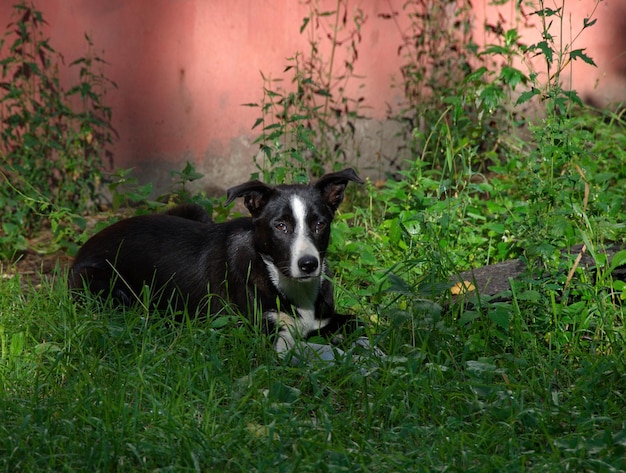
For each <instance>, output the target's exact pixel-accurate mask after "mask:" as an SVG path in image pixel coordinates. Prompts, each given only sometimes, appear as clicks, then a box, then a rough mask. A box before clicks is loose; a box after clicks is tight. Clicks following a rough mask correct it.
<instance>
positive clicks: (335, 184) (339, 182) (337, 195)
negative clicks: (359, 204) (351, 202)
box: [315, 168, 363, 212]
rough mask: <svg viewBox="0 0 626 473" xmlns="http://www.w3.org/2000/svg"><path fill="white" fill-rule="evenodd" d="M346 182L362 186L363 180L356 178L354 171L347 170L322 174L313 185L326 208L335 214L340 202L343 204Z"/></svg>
mask: <svg viewBox="0 0 626 473" xmlns="http://www.w3.org/2000/svg"><path fill="white" fill-rule="evenodd" d="M348 181H352V182H356V183H358V184H363V180H362V179H361V178H360V177H359V176H357V174H356V172H354V169H352V168H348V169H344V170H343V171H339V172H332V173H329V174H324V175H323V176H322V177H320V179H319V180H318V181H317V182H316V183H315V188H316V189H319V191H320V192H321V193H322V196H323V197H324V200H325V201H326V203H327V204H328V206H329V207H330V208H331V209H332V211H333V212H335V211H336V210H337V209H338V208H339V205H340V204H341V202H343V197H344V191H345V190H346V186H347V185H348Z"/></svg>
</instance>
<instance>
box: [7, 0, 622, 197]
mask: <svg viewBox="0 0 626 473" xmlns="http://www.w3.org/2000/svg"><path fill="white" fill-rule="evenodd" d="M15 1H17V0H15ZM13 3H15V2H14V1H10V0H2V1H1V2H0V24H2V25H6V24H7V23H8V21H9V14H10V11H11V8H10V6H11V4H13ZM35 3H36V5H37V6H38V8H39V9H41V10H42V12H43V13H44V17H45V18H46V20H47V21H48V23H49V35H50V37H51V39H52V45H53V46H54V47H55V48H56V49H57V50H58V51H60V52H62V53H63V55H64V56H65V58H66V62H70V61H71V60H73V59H75V58H76V57H78V56H81V55H84V54H85V50H86V43H85V41H84V40H83V35H84V33H87V34H89V35H90V36H91V38H92V40H93V42H94V44H95V46H96V49H97V50H98V51H103V53H104V57H105V59H106V60H107V61H108V62H109V64H110V65H109V66H108V67H107V69H106V71H105V72H106V74H107V75H108V77H110V78H111V79H113V80H114V81H115V82H116V83H117V84H118V86H119V88H118V89H117V90H112V91H111V92H110V94H109V96H108V100H107V101H108V104H109V105H110V106H111V107H112V109H113V119H114V126H115V128H116V129H117V131H118V133H119V140H118V142H117V143H116V145H115V148H114V153H115V164H116V165H117V166H121V167H131V166H134V167H137V168H138V169H139V172H140V174H141V176H143V178H144V179H150V180H154V181H157V182H161V183H164V182H166V181H167V179H168V176H169V170H170V169H173V168H182V164H181V162H182V163H184V161H185V160H191V161H193V162H194V163H195V164H196V167H197V169H199V170H201V171H203V172H204V173H205V175H206V176H207V181H208V183H207V185H208V186H210V187H213V186H214V187H218V188H223V187H225V186H228V185H231V184H233V183H236V182H238V181H240V180H242V179H245V178H247V177H248V174H249V172H250V171H252V170H253V169H254V168H253V165H252V156H253V155H254V154H255V152H256V147H255V146H253V145H252V144H251V142H252V141H253V139H254V134H255V132H256V130H255V131H254V132H253V131H252V130H251V126H252V124H253V123H254V121H255V119H256V118H257V117H258V116H259V110H258V109H253V108H248V107H243V106H241V104H244V103H248V102H257V101H259V100H260V99H261V97H262V86H263V82H262V79H261V75H260V71H263V72H264V73H265V74H266V75H271V76H272V77H278V76H280V75H281V74H282V71H283V69H284V66H285V65H286V64H287V61H286V58H287V57H291V56H293V55H294V53H295V52H296V51H298V50H304V51H306V50H307V45H306V37H305V36H303V35H300V34H299V28H300V25H301V24H302V19H303V17H305V16H306V15H307V8H308V7H307V6H306V5H302V4H301V3H300V2H296V0H133V1H128V0H36V2H35ZM404 3H405V0H369V1H368V0H361V1H352V2H350V8H355V7H357V6H358V7H360V8H362V9H363V10H364V11H365V14H366V15H367V21H366V23H365V25H364V27H363V30H362V35H363V42H362V44H361V45H360V48H359V52H360V55H359V61H358V63H357V71H356V72H357V73H358V74H361V75H362V76H364V79H363V80H361V81H359V83H358V84H355V86H356V85H361V84H362V85H363V86H364V87H363V89H360V90H362V92H361V94H363V96H364V97H365V98H366V103H367V105H368V106H370V107H371V109H370V111H369V113H370V115H371V117H372V118H376V119H383V118H384V115H385V111H386V107H387V104H389V103H394V102H396V101H397V99H398V97H397V96H395V94H397V93H398V91H397V89H392V88H391V87H390V84H391V77H392V76H396V77H398V75H399V69H398V68H399V65H400V63H401V59H400V58H399V57H398V55H397V48H398V46H399V44H400V32H399V30H398V28H397V27H396V25H395V24H394V22H392V21H389V20H384V19H382V18H380V17H379V14H380V13H389V12H390V10H392V9H393V10H396V11H401V9H402V5H403V4H404ZM474 3H475V4H476V12H475V13H476V15H477V18H478V19H479V22H478V23H477V24H478V25H480V21H481V19H482V18H483V17H484V16H485V12H484V11H483V8H485V7H484V5H486V4H487V2H474ZM320 4H322V5H323V6H324V9H327V10H331V9H333V8H334V7H335V5H336V1H330V0H321V1H320ZM566 4H567V5H566V6H567V7H568V8H570V9H572V21H573V25H574V26H573V27H572V31H578V29H579V28H578V27H579V26H580V25H582V21H583V18H585V17H587V16H588V15H589V14H590V13H591V11H592V7H593V4H594V2H593V1H592V0H568V1H567V2H566ZM494 14H495V12H493V11H491V10H490V11H489V15H494ZM500 14H501V15H502V16H503V17H504V18H505V19H510V18H512V16H513V15H512V12H511V7H509V6H507V7H504V8H501V11H500ZM596 16H597V17H598V24H597V25H596V26H594V27H593V28H590V29H589V30H587V31H586V32H585V33H583V35H581V36H580V37H579V38H578V39H577V42H576V45H578V47H586V48H587V53H588V54H589V55H590V56H592V57H593V58H594V60H595V61H596V63H597V64H598V68H597V69H594V68H591V67H589V66H586V65H584V64H574V66H573V67H574V77H575V82H574V84H573V86H574V87H575V88H576V89H577V90H578V91H579V93H580V95H581V96H582V97H585V98H592V97H593V100H594V101H595V102H596V103H606V102H607V101H610V100H613V101H615V100H624V99H626V88H625V87H624V86H625V85H626V55H625V54H626V2H623V1H618V0H613V1H608V0H607V1H605V2H603V3H602V4H600V6H599V7H598V10H597V12H596ZM533 21H534V22H535V23H538V21H537V17H533ZM537 34H538V30H537V29H535V28H530V30H529V31H528V32H527V35H528V36H527V39H526V42H527V43H530V42H532V41H536V40H537V39H536V38H537V37H538V36H537ZM567 34H568V35H569V31H568V32H567ZM481 35H482V33H480V31H479V32H478V33H477V36H478V39H480V36H481ZM176 163H178V164H176Z"/></svg>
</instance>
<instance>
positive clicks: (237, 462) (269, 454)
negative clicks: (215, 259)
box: [0, 271, 626, 472]
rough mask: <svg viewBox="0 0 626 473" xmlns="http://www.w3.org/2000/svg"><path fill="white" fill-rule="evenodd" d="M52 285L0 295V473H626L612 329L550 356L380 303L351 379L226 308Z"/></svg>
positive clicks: (620, 362)
mask: <svg viewBox="0 0 626 473" xmlns="http://www.w3.org/2000/svg"><path fill="white" fill-rule="evenodd" d="M64 277H65V274H64V273H63V271H57V273H56V274H55V277H54V278H53V279H44V281H43V283H42V285H41V287H37V288H33V287H28V288H25V289H24V288H23V286H21V285H20V280H19V278H18V277H14V278H10V279H3V280H2V283H1V286H0V313H1V314H2V316H1V318H0V322H1V328H0V334H1V337H2V338H1V340H2V358H1V359H0V382H1V383H2V389H1V394H0V417H1V418H2V423H1V425H0V465H1V467H2V469H3V470H4V471H102V470H109V471H110V470H114V471H155V470H156V471H246V472H247V471H285V472H287V471H298V472H307V471H311V472H313V471H316V472H317V471H333V472H334V471H350V472H354V471H385V472H390V471H398V472H404V471H503V470H509V471H537V472H539V471H541V472H544V471H567V470H571V471H619V470H620V469H624V468H626V460H624V458H626V451H625V448H626V427H625V425H624V416H623V413H624V408H625V407H626V402H625V399H624V388H626V370H625V366H624V358H623V349H622V348H623V328H619V333H613V335H614V336H615V337H619V343H618V341H616V342H615V343H616V346H614V347H611V349H609V350H606V353H599V352H597V350H593V349H587V350H583V349H582V348H584V345H583V344H576V345H570V346H569V347H568V346H565V345H564V346H563V348H562V349H555V348H554V346H553V345H550V344H549V343H546V342H545V340H543V339H541V337H538V336H537V334H536V333H534V331H533V330H532V329H531V328H530V327H529V325H528V320H526V321H522V320H518V321H514V322H513V323H512V325H511V328H510V330H508V331H505V330H501V329H499V328H498V326H497V325H496V326H494V325H495V324H492V323H489V319H488V318H487V319H486V320H481V321H480V322H479V321H474V322H473V323H468V324H466V325H465V326H461V325H459V323H458V320H455V318H454V317H455V316H454V314H449V313H438V312H437V311H436V310H434V309H433V307H435V306H436V304H434V305H433V306H430V305H428V306H426V310H425V311H424V306H423V305H422V306H419V307H421V309H422V312H420V311H419V310H417V309H415V310H414V311H413V312H412V314H413V316H409V315H407V314H408V312H409V310H408V309H407V308H406V305H405V304H403V303H402V301H400V300H396V301H395V302H394V303H393V305H389V304H388V305H387V306H386V307H383V305H379V306H378V307H379V308H380V313H378V317H379V320H380V323H379V326H378V332H379V334H380V335H381V339H380V345H381V346H382V347H383V348H384V349H385V350H387V351H388V353H389V355H390V356H389V357H388V358H386V359H372V360H369V361H368V367H369V370H368V371H367V372H364V370H361V369H359V365H358V364H356V363H355V362H354V361H351V360H344V361H340V362H338V363H336V364H335V365H329V364H323V363H320V364H315V363H314V364H311V365H307V366H298V367H292V366H289V365H286V364H284V363H281V362H280V361H279V360H278V359H277V357H276V355H275V354H274V353H273V350H272V349H271V347H270V345H269V343H268V341H267V340H266V339H264V338H263V337H262V336H260V335H259V334H257V333H255V330H254V329H252V328H250V327H248V326H245V325H244V324H239V323H238V319H237V317H235V316H224V317H222V318H217V319H215V320H209V321H191V322H187V323H184V324H182V325H180V326H172V325H171V324H168V323H167V321H166V320H164V319H163V318H162V317H157V316H155V314H145V313H142V312H141V311H126V312H125V313H124V312H119V311H115V310H112V309H111V308H107V307H106V306H104V307H103V306H97V305H96V304H95V303H94V305H87V306H79V305H75V304H74V303H73V302H72V301H71V300H70V299H69V297H68V294H67V292H66V290H65V285H64ZM21 282H22V283H24V281H21ZM342 293H344V294H345V293H346V291H342ZM342 297H343V298H344V300H345V301H350V300H352V299H351V298H350V297H347V296H342ZM519 303H520V304H522V302H519ZM392 306H393V307H395V312H391V308H392ZM402 308H404V314H402V313H401V312H402V310H401V309H402ZM619 310H620V314H621V316H622V317H623V312H621V309H619ZM385 311H389V312H387V314H385V313H383V312H385ZM514 317H521V318H524V314H522V313H517V314H515V316H514ZM605 328H607V327H606V326H605ZM618 344H619V347H618V346H617V345H618ZM572 347H573V348H572ZM572 349H573V350H576V352H572ZM361 367H362V366H361Z"/></svg>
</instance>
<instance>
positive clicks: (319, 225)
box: [313, 220, 326, 233]
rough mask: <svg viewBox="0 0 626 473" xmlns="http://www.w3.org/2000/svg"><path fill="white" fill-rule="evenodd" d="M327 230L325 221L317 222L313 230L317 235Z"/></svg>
mask: <svg viewBox="0 0 626 473" xmlns="http://www.w3.org/2000/svg"><path fill="white" fill-rule="evenodd" d="M325 228H326V222H324V221H323V220H318V221H317V222H315V225H314V226H313V230H314V231H315V233H320V232H322V231H323V230H324V229H325Z"/></svg>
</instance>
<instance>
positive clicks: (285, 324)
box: [267, 312, 297, 355]
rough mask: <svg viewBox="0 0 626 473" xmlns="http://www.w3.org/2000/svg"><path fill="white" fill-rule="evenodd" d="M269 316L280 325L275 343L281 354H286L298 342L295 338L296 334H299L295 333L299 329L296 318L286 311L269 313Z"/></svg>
mask: <svg viewBox="0 0 626 473" xmlns="http://www.w3.org/2000/svg"><path fill="white" fill-rule="evenodd" d="M267 316H268V318H269V319H270V320H272V321H273V322H274V323H275V324H276V326H277V327H278V339H277V340H276V343H275V344H274V348H275V349H276V352H278V353H279V354H281V355H282V354H285V353H286V352H288V351H289V350H291V349H292V348H293V347H294V345H295V343H296V341H295V339H294V335H296V336H297V334H296V333H295V332H296V330H297V328H296V320H295V319H294V318H293V317H292V316H290V315H289V314H286V313H285V312H273V313H270V314H267Z"/></svg>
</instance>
